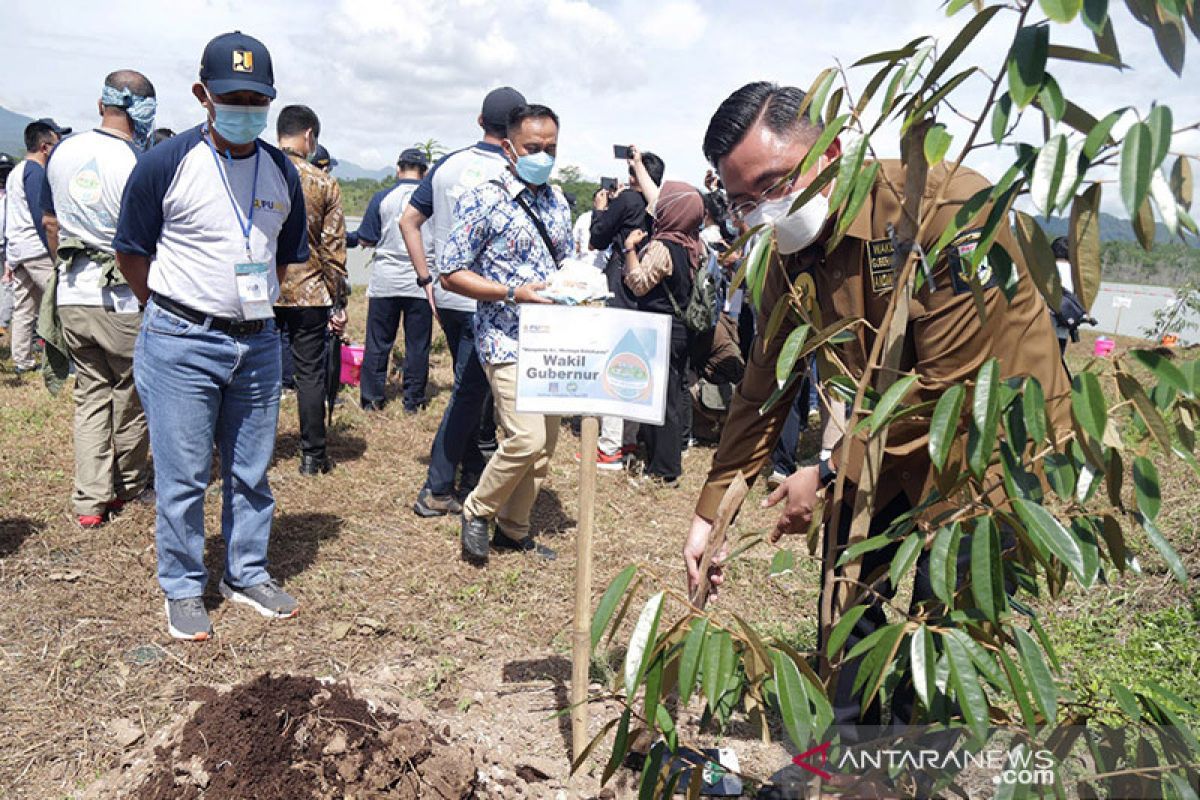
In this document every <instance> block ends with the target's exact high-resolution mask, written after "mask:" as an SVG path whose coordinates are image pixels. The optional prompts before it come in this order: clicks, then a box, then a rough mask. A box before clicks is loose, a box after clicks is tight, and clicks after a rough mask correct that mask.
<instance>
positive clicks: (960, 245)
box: [946, 228, 996, 294]
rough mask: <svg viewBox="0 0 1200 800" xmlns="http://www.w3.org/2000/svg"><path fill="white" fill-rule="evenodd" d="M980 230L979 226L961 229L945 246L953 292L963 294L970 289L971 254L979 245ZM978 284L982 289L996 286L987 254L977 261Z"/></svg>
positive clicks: (993, 272)
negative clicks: (967, 229) (965, 229)
mask: <svg viewBox="0 0 1200 800" xmlns="http://www.w3.org/2000/svg"><path fill="white" fill-rule="evenodd" d="M980 234H981V231H980V229H979V228H974V229H973V230H969V231H963V232H962V233H960V234H959V235H958V236H957V237H956V238H954V239H953V240H952V241H951V242H950V244H949V245H947V246H946V254H947V258H949V260H950V284H951V286H952V287H953V288H954V293H955V294H965V293H966V292H969V291H971V278H970V275H971V254H972V253H974V252H975V248H976V247H978V246H979V239H980ZM977 274H978V277H979V285H980V287H981V288H983V289H992V288H995V286H996V275H995V271H994V270H993V269H992V265H991V264H989V263H988V260H987V256H984V257H983V259H982V260H981V261H980V262H979V270H978V273H977Z"/></svg>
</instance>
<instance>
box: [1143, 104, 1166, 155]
mask: <svg viewBox="0 0 1200 800" xmlns="http://www.w3.org/2000/svg"><path fill="white" fill-rule="evenodd" d="M1171 125H1172V119H1171V109H1170V108H1169V107H1168V106H1160V105H1156V106H1154V107H1153V108H1151V109H1150V115H1149V116H1148V117H1147V118H1146V127H1148V128H1149V129H1150V141H1151V143H1152V144H1153V148H1154V149H1153V150H1152V151H1151V156H1150V169H1158V165H1159V164H1161V163H1162V162H1163V159H1164V158H1166V157H1167V151H1169V150H1170V149H1171Z"/></svg>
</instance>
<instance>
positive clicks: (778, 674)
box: [771, 650, 813, 749]
mask: <svg viewBox="0 0 1200 800" xmlns="http://www.w3.org/2000/svg"><path fill="white" fill-rule="evenodd" d="M771 655H772V657H773V660H774V662H775V693H776V695H777V697H778V698H779V716H780V717H781V718H782V719H783V727H784V730H786V731H787V735H788V738H789V739H791V740H792V744H793V745H795V747H796V748H797V749H801V748H803V747H804V746H805V745H806V744H808V742H809V740H810V739H811V738H812V735H813V728H812V714H811V713H810V712H809V706H808V693H807V692H806V691H805V690H804V682H803V681H804V679H803V678H801V677H800V670H798V669H797V668H796V662H794V661H792V659H791V658H789V657H788V656H787V655H785V654H784V653H782V652H780V651H778V650H775V651H773V652H772V654H771Z"/></svg>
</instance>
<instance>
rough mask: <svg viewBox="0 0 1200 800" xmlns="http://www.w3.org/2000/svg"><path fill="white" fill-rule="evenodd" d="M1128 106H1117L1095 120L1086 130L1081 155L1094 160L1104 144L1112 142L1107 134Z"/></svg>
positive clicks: (1089, 160)
mask: <svg viewBox="0 0 1200 800" xmlns="http://www.w3.org/2000/svg"><path fill="white" fill-rule="evenodd" d="M1128 110H1129V108H1128V107H1125V108H1118V109H1117V110H1116V111H1114V112H1112V113H1111V114H1109V115H1108V116H1107V117H1104V118H1103V119H1102V120H1100V121H1099V122H1097V123H1096V124H1095V125H1094V126H1093V127H1092V129H1091V130H1090V131H1089V132H1088V135H1087V139H1085V140H1084V142H1083V157H1084V158H1086V159H1087V160H1088V162H1091V161H1093V160H1095V158H1096V154H1097V153H1099V152H1100V149H1101V148H1102V147H1104V146H1106V145H1109V144H1114V142H1113V140H1112V137H1110V136H1109V134H1110V133H1111V132H1112V129H1113V125H1116V124H1117V120H1119V119H1120V118H1121V117H1123V116H1125V112H1126V111H1128Z"/></svg>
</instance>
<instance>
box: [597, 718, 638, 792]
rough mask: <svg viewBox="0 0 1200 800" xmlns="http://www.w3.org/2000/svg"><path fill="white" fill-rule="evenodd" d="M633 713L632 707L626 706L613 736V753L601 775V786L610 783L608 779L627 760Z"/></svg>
mask: <svg viewBox="0 0 1200 800" xmlns="http://www.w3.org/2000/svg"><path fill="white" fill-rule="evenodd" d="M632 713H633V712H632V710H631V709H629V708H626V709H625V711H624V712H623V713H622V714H621V721H620V722H619V723H617V734H616V736H615V737H614V738H613V749H612V753H611V754H610V755H609V757H608V763H607V764H605V765H604V774H603V775H602V776H601V777H600V785H601V786H603V785H604V784H606V783H608V779H609V778H611V777H612V776H613V775H615V774H616V772H617V768H618V767H620V766H621V762H622V761H624V760H625V754H626V753H628V752H629V719H630V717H631V716H632Z"/></svg>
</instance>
